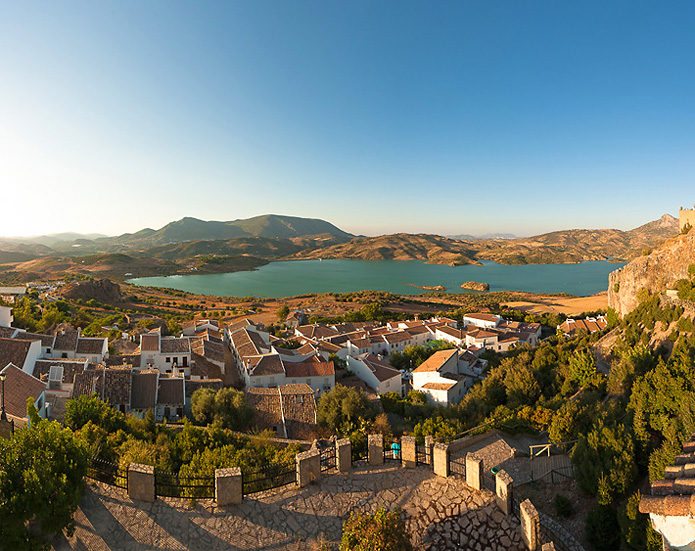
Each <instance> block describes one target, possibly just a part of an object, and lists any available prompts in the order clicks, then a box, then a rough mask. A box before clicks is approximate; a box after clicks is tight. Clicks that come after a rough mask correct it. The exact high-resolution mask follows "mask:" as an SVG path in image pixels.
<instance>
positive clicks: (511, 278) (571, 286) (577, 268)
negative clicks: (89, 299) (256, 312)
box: [128, 260, 624, 297]
mask: <svg viewBox="0 0 695 551" xmlns="http://www.w3.org/2000/svg"><path fill="white" fill-rule="evenodd" d="M623 266H624V264H623V263H613V262H606V261H597V262H582V263H581V264H528V265H525V266H507V265H504V264H496V263H494V262H483V266H472V265H466V266H453V267H452V266H442V265H439V264H425V263H424V262H422V261H419V260H412V261H411V260H405V261H401V260H323V261H320V260H294V261H287V262H271V263H270V264H267V265H266V266H261V267H260V268H258V269H257V270H254V271H248V272H234V273H227V274H209V275H175V276H168V277H141V278H135V279H130V280H128V283H133V284H135V285H144V286H152V287H168V288H171V289H178V290H181V291H188V292H189V293H195V294H201V295H216V296H237V297H242V296H251V295H253V296H257V297H288V296H294V295H302V294H307V293H326V292H335V293H345V292H350V291H362V290H373V291H389V292H392V293H399V294H403V295H416V294H420V293H423V292H425V291H423V290H421V289H416V288H414V287H410V286H408V285H404V283H412V284H415V285H421V286H422V285H428V286H435V285H443V286H444V287H446V288H447V292H450V293H461V292H470V291H464V290H463V289H461V283H463V282H465V281H479V282H482V283H488V284H489V285H490V291H528V292H531V293H569V294H571V295H580V296H586V295H593V294H595V293H599V292H601V291H605V290H607V289H608V274H609V273H610V272H612V271H613V270H617V269H618V268H622V267H623Z"/></svg>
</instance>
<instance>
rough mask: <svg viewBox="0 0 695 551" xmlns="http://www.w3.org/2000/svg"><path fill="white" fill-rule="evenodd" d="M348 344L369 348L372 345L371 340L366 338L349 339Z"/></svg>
mask: <svg viewBox="0 0 695 551" xmlns="http://www.w3.org/2000/svg"><path fill="white" fill-rule="evenodd" d="M382 342H383V341H382ZM350 344H352V346H354V347H355V348H371V347H372V343H371V341H370V340H369V339H367V338H363V339H359V338H356V339H350Z"/></svg>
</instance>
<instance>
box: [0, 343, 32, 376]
mask: <svg viewBox="0 0 695 551" xmlns="http://www.w3.org/2000/svg"><path fill="white" fill-rule="evenodd" d="M32 342H34V341H22V340H17V339H0V369H2V368H3V367H4V366H6V365H7V364H9V363H12V364H14V365H16V366H18V367H19V368H20V369H22V368H23V367H24V363H25V362H26V361H27V356H28V354H29V350H30V348H31V343H32Z"/></svg>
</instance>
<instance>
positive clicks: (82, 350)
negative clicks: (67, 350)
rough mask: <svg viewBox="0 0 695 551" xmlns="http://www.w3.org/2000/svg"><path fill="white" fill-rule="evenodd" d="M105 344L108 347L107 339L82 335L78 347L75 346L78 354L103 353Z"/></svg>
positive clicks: (78, 340)
mask: <svg viewBox="0 0 695 551" xmlns="http://www.w3.org/2000/svg"><path fill="white" fill-rule="evenodd" d="M104 344H106V348H107V349H108V340H107V339H94V338H86V337H80V338H79V339H77V347H76V348H75V353H76V354H101V353H102V352H103V351H104Z"/></svg>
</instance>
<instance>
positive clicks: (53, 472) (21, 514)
mask: <svg viewBox="0 0 695 551" xmlns="http://www.w3.org/2000/svg"><path fill="white" fill-rule="evenodd" d="M87 455H88V451H87V449H86V447H85V446H84V444H83V443H82V442H81V441H80V440H78V439H76V438H75V437H74V435H73V432H72V431H71V430H70V429H61V427H60V425H59V424H58V423H57V422H55V421H54V422H50V423H49V422H48V421H40V422H39V423H35V424H33V425H32V426H31V427H24V428H22V429H20V430H18V431H17V432H16V433H15V434H14V436H13V437H12V438H11V439H10V440H3V439H1V438H0V534H2V546H3V549H28V550H32V551H33V550H43V549H49V548H50V546H51V544H50V538H51V537H52V536H54V535H55V534H57V533H59V532H61V531H62V530H63V529H67V533H68V534H71V533H72V532H73V531H74V520H73V514H74V513H75V511H76V510H77V506H78V504H79V503H80V500H81V499H82V495H83V493H84V487H85V484H84V476H85V473H86V471H87Z"/></svg>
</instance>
